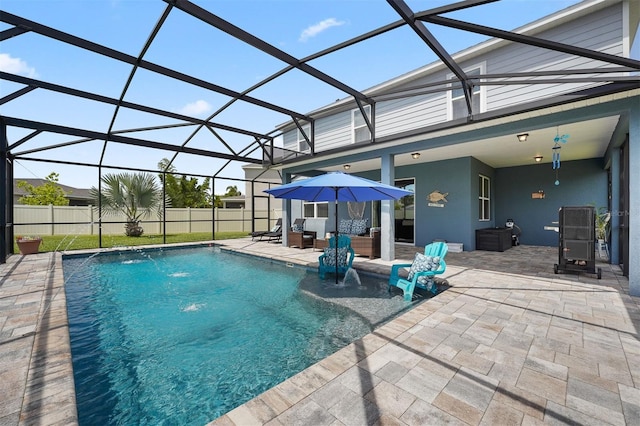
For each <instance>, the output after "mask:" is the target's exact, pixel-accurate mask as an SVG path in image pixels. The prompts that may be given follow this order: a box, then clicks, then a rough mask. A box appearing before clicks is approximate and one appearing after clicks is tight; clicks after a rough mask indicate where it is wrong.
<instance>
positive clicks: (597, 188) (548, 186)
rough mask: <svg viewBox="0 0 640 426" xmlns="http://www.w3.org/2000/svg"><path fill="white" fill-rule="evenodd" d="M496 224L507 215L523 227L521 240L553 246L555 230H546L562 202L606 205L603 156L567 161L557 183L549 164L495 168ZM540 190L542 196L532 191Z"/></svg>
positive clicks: (566, 203) (556, 215)
mask: <svg viewBox="0 0 640 426" xmlns="http://www.w3.org/2000/svg"><path fill="white" fill-rule="evenodd" d="M495 173H496V184H495V187H496V191H495V193H496V209H495V210H496V224H498V226H504V223H505V222H506V220H507V219H513V220H514V223H515V224H516V225H518V226H519V227H520V228H521V229H522V235H521V236H520V243H521V244H528V245H538V246H556V245H557V244H558V234H557V233H556V232H554V231H545V230H544V226H551V225H552V224H553V222H557V221H558V210H559V209H560V207H562V206H586V205H595V206H596V207H606V206H607V172H606V170H604V169H603V164H602V159H598V158H594V159H590V160H580V161H566V162H563V163H562V166H561V168H560V170H559V180H560V184H559V185H557V186H556V185H554V181H555V179H556V176H555V173H554V170H552V168H551V165H550V164H548V163H547V164H535V165H531V166H521V167H505V168H501V169H496V172H495ZM538 190H543V191H544V194H545V198H544V199H532V198H531V193H532V192H537V191H538Z"/></svg>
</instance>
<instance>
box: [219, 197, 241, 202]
mask: <svg viewBox="0 0 640 426" xmlns="http://www.w3.org/2000/svg"><path fill="white" fill-rule="evenodd" d="M220 200H222V201H227V202H229V201H237V202H242V203H244V202H245V197H244V195H235V196H233V197H220Z"/></svg>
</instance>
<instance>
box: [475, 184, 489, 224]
mask: <svg viewBox="0 0 640 426" xmlns="http://www.w3.org/2000/svg"><path fill="white" fill-rule="evenodd" d="M478 177H479V179H478V219H479V220H480V221H488V220H491V179H489V178H488V177H486V176H483V175H479V176H478Z"/></svg>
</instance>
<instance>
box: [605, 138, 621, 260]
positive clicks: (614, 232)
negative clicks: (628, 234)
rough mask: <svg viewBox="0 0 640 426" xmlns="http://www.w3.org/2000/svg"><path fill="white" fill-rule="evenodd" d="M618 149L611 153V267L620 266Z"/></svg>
mask: <svg viewBox="0 0 640 426" xmlns="http://www.w3.org/2000/svg"><path fill="white" fill-rule="evenodd" d="M619 205H620V149H614V150H612V152H611V219H610V222H609V229H611V236H610V237H609V241H608V243H609V263H611V264H612V265H619V264H620V247H619V245H618V241H620V214H619V213H620V212H619V211H618V206H619Z"/></svg>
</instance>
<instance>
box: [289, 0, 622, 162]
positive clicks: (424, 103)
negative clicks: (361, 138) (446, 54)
mask: <svg viewBox="0 0 640 426" xmlns="http://www.w3.org/2000/svg"><path fill="white" fill-rule="evenodd" d="M534 36H535V37H537V38H541V39H545V40H552V41H558V42H561V43H563V44H566V45H571V46H577V47H583V48H587V49H590V50H595V51H600V52H605V53H609V54H613V55H622V54H623V53H624V52H623V46H622V36H623V34H622V8H621V5H619V4H617V5H614V6H611V7H608V8H605V9H602V10H600V11H597V12H595V13H592V14H590V15H588V16H584V17H582V18H580V19H577V20H575V21H572V22H570V23H568V24H565V25H562V26H559V27H556V28H553V29H550V30H547V31H543V32H541V33H538V34H535V35H534ZM480 64H485V66H486V69H485V72H486V73H487V74H497V73H514V72H526V71H550V70H558V69H563V70H564V69H569V70H571V69H581V68H595V67H604V66H610V65H607V64H605V63H603V62H599V61H594V60H592V59H588V58H583V57H579V56H575V55H568V54H565V53H561V52H556V51H553V50H549V49H543V48H538V47H534V46H528V45H524V44H519V43H509V44H505V45H504V47H500V48H497V49H495V50H492V51H490V52H487V53H486V54H484V55H478V56H475V57H474V58H472V59H469V60H467V61H465V62H462V63H460V66H461V67H462V68H463V69H468V68H471V67H474V66H477V65H480ZM449 74H451V72H450V71H449V70H441V71H438V72H436V73H434V74H430V75H427V76H424V77H421V78H418V79H416V80H413V81H410V82H407V83H406V85H404V86H398V87H396V88H395V89H394V91H398V90H400V89H401V88H403V87H404V88H409V87H415V86H418V85H421V84H426V83H430V82H435V81H442V80H444V79H445V78H447V76H448V75H449ZM559 77H561V76H549V77H540V78H543V79H550V78H551V79H552V78H559ZM584 77H588V76H587V75H584ZM603 84H604V83H603ZM595 85H597V83H575V84H535V85H533V84H522V85H503V86H482V87H483V90H484V91H485V94H486V108H487V109H486V110H487V111H492V110H497V109H501V108H506V107H510V106H513V105H517V104H522V103H529V102H533V101H536V100H542V99H545V98H549V97H553V96H556V95H559V94H562V93H567V92H571V91H575V90H581V89H586V88H589V87H593V86H595ZM425 90H428V89H425ZM354 108H355V106H354ZM447 108H448V105H447V93H446V92H444V91H443V92H441V93H436V94H425V95H418V96H414V97H407V98H402V99H394V100H389V101H379V102H378V103H377V104H376V121H375V124H376V137H377V138H380V137H384V136H389V135H394V134H399V133H402V132H405V131H409V130H413V129H417V128H422V127H426V126H430V125H434V124H438V123H442V122H444V121H446V120H447ZM315 125H316V135H315V137H316V151H317V152H320V151H324V150H328V149H333V148H338V147H343V146H347V145H349V144H351V143H352V141H351V112H350V111H345V112H340V113H337V114H335V115H333V116H329V117H323V118H320V119H318V120H317V121H316V124H315ZM284 140H285V147H287V148H291V149H295V143H293V144H289V141H290V140H293V141H294V142H295V131H294V132H289V133H288V134H285V139H284Z"/></svg>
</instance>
